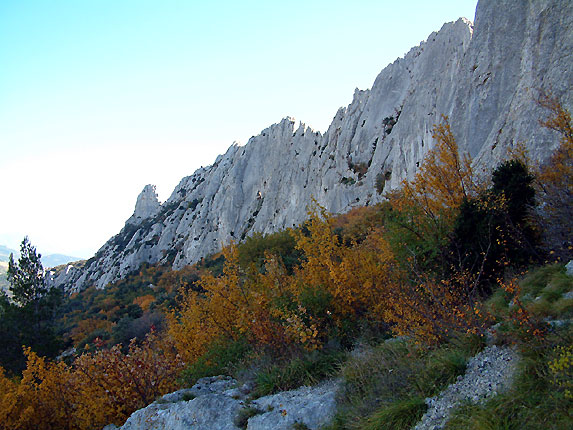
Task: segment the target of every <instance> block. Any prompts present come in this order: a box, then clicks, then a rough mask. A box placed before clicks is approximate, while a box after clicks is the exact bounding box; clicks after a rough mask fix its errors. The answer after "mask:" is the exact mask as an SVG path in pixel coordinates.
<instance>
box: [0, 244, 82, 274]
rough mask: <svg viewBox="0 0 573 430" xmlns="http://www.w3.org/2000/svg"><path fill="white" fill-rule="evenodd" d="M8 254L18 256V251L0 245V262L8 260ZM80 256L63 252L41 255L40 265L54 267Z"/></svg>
mask: <svg viewBox="0 0 573 430" xmlns="http://www.w3.org/2000/svg"><path fill="white" fill-rule="evenodd" d="M10 254H14V258H18V257H19V256H20V252H19V251H16V250H15V249H11V248H8V247H7V246H4V245H0V262H6V263H7V262H8V260H9V259H10ZM79 260H81V258H78V257H72V256H69V255H64V254H50V255H42V265H43V266H44V268H46V269H47V268H49V267H56V266H59V265H61V264H66V263H71V262H72V261H79ZM0 274H1V269H0Z"/></svg>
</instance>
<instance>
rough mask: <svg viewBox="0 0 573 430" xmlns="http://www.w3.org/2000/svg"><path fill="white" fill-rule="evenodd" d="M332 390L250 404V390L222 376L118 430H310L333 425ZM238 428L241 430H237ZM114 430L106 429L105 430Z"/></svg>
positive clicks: (167, 399)
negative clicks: (300, 427) (296, 428)
mask: <svg viewBox="0 0 573 430" xmlns="http://www.w3.org/2000/svg"><path fill="white" fill-rule="evenodd" d="M336 389H337V385H336V384H335V383H334V382H328V383H325V384H321V385H318V386H316V387H302V388H299V389H297V390H292V391H286V392H282V393H278V394H275V395H271V396H265V397H261V398H259V399H257V400H254V401H252V402H249V401H248V400H247V395H248V394H249V387H247V386H242V387H239V388H237V381H236V380H234V379H232V378H230V377H224V376H215V377H210V378H202V379H200V380H199V381H198V382H197V384H195V385H194V386H193V387H192V388H189V389H184V390H179V391H176V392H174V393H170V394H167V395H165V396H163V397H161V398H160V399H159V400H157V401H156V402H154V403H152V404H151V405H149V406H148V407H146V408H143V409H140V410H138V411H136V412H134V413H133V414H132V415H131V416H130V417H129V418H128V420H127V421H126V422H125V424H124V425H123V426H122V427H120V429H121V430H163V429H170V430H212V429H218V430H240V428H241V427H242V428H246V429H247V430H269V429H273V430H290V429H292V428H293V425H295V423H299V424H301V425H302V424H304V425H305V426H306V428H308V429H311V430H315V429H318V428H320V427H321V426H323V425H325V424H327V423H329V422H330V420H332V418H333V417H334V414H335V411H336V401H335V395H336ZM239 426H241V427H239ZM112 429H117V427H115V426H107V427H106V430H112Z"/></svg>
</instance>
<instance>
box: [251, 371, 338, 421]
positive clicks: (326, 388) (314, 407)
mask: <svg viewBox="0 0 573 430" xmlns="http://www.w3.org/2000/svg"><path fill="white" fill-rule="evenodd" d="M337 388H338V385H337V383H336V382H334V381H329V382H326V383H323V384H320V385H317V386H315V387H301V388H299V389H297V390H292V391H285V392H282V393H278V394H274V395H272V396H265V397H261V398H259V399H257V400H254V401H253V402H252V403H253V405H255V407H257V408H258V409H259V410H261V411H263V413H262V414H259V415H255V416H254V417H251V418H249V421H248V424H247V430H268V429H273V430H290V429H292V428H293V426H294V424H295V423H300V424H304V425H306V426H307V427H308V428H309V429H311V430H315V429H318V428H320V427H322V426H324V425H326V424H328V423H330V421H331V420H332V418H333V417H334V414H335V413H336V399H335V397H336V391H337Z"/></svg>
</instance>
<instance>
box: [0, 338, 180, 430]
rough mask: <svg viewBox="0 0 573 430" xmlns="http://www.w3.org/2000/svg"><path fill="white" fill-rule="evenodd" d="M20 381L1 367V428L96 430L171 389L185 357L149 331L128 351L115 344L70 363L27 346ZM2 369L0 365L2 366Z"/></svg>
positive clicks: (121, 420) (120, 421)
mask: <svg viewBox="0 0 573 430" xmlns="http://www.w3.org/2000/svg"><path fill="white" fill-rule="evenodd" d="M25 354H26V357H27V366H26V369H25V370H24V372H23V374H22V378H21V380H20V381H16V380H10V379H8V378H7V377H6V376H5V375H4V373H3V370H0V372H1V373H0V406H1V409H0V428H2V429H93V428H101V427H103V426H105V425H107V424H109V423H115V424H118V425H120V424H122V423H123V422H124V421H125V420H126V419H127V417H128V416H129V415H130V414H131V413H132V412H133V411H135V410H137V409H139V408H141V407H144V406H146V405H148V404H149V403H151V402H152V401H153V400H155V399H156V398H157V397H159V396H160V395H162V394H165V393H167V392H169V391H172V390H173V389H174V388H175V387H176V384H175V378H176V375H177V374H178V372H179V370H180V369H181V361H180V360H179V359H178V357H177V356H176V355H175V354H174V353H173V350H172V347H171V346H170V345H169V344H167V343H166V342H165V341H164V340H160V339H158V338H157V337H156V336H155V334H151V335H150V336H148V338H147V339H146V340H145V341H144V342H143V343H142V344H141V345H137V344H136V343H135V340H134V341H133V342H132V343H131V345H130V346H129V350H128V353H127V354H124V353H123V352H121V349H120V346H119V345H117V346H115V347H113V348H111V349H109V350H106V349H102V350H98V351H95V352H93V353H84V354H82V355H81V356H79V357H77V358H76V359H75V360H74V362H73V363H72V364H71V365H68V364H66V363H65V362H63V361H58V362H52V361H49V360H47V359H45V358H43V357H39V356H38V355H37V354H36V353H34V352H33V351H31V350H30V349H29V348H26V349H25ZM0 369H1V368H0Z"/></svg>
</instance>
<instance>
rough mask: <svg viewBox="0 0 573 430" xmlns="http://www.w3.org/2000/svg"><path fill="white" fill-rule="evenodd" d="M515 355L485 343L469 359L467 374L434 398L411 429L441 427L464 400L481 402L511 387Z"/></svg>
mask: <svg viewBox="0 0 573 430" xmlns="http://www.w3.org/2000/svg"><path fill="white" fill-rule="evenodd" d="M518 360H519V356H518V354H517V353H516V352H515V351H514V350H513V349H511V348H507V347H498V346H495V345H494V346H488V347H487V348H485V349H484V350H483V351H482V352H480V353H479V354H477V355H475V356H474V357H472V358H471V359H470V360H469V361H468V366H467V369H466V373H465V374H464V375H463V376H458V379H457V381H456V382H455V383H454V384H451V385H450V386H449V387H448V388H446V389H445V390H444V391H442V392H441V393H440V394H438V395H437V396H435V397H432V398H428V399H426V404H427V405H428V411H427V412H426V413H425V414H424V416H423V417H422V419H421V421H420V422H419V423H418V424H417V425H416V426H415V427H414V430H439V429H443V428H444V426H445V424H446V422H447V420H448V418H449V416H450V412H451V411H452V410H453V409H454V408H456V407H457V406H459V405H460V404H462V403H464V402H470V403H473V404H475V403H484V402H485V401H486V400H487V399H489V398H491V397H493V396H495V395H497V394H498V393H501V392H503V391H505V390H507V389H508V388H509V387H510V386H511V382H512V381H513V377H514V375H515V371H516V369H517V362H518Z"/></svg>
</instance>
